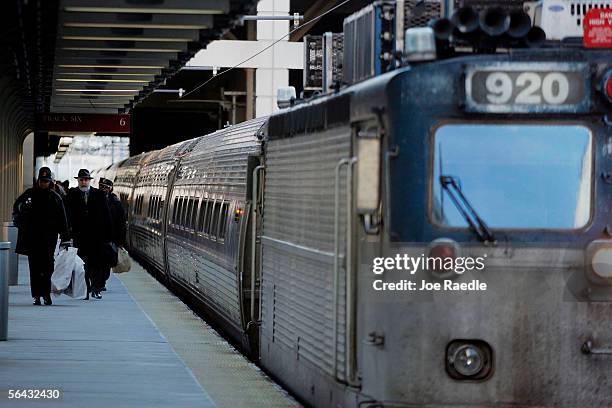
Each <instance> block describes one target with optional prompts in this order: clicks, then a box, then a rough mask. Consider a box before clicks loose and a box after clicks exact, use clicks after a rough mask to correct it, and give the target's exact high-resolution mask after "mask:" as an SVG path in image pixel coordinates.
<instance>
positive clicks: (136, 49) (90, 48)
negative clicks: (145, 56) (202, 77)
mask: <svg viewBox="0 0 612 408" xmlns="http://www.w3.org/2000/svg"><path fill="white" fill-rule="evenodd" d="M61 49H62V50H64V51H110V52H113V51H125V52H130V51H133V52H168V53H172V52H181V50H176V49H165V48H114V47H62V48H61Z"/></svg>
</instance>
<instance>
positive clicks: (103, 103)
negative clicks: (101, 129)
mask: <svg viewBox="0 0 612 408" xmlns="http://www.w3.org/2000/svg"><path fill="white" fill-rule="evenodd" d="M91 105H93V106H98V105H113V106H123V102H93V101H91V102H68V103H62V104H59V105H58V104H53V107H55V108H67V107H70V106H91Z"/></svg>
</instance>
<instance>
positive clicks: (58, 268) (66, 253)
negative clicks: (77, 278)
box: [51, 248, 77, 293]
mask: <svg viewBox="0 0 612 408" xmlns="http://www.w3.org/2000/svg"><path fill="white" fill-rule="evenodd" d="M76 257H77V249H76V248H67V249H61V250H60V251H59V253H58V254H57V256H56V257H55V268H54V269H53V275H51V291H52V292H53V293H61V292H62V291H64V290H65V289H66V288H67V287H68V286H69V285H70V281H71V280H72V270H73V269H74V263H75V258H76Z"/></svg>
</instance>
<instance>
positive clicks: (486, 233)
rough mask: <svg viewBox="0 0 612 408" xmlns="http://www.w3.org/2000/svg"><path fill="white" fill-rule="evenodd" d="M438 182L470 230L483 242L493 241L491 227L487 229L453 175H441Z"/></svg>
mask: <svg viewBox="0 0 612 408" xmlns="http://www.w3.org/2000/svg"><path fill="white" fill-rule="evenodd" d="M440 184H441V185H442V188H443V189H444V190H446V192H447V193H448V195H449V196H450V198H451V200H452V201H453V204H455V207H457V210H458V211H459V213H461V215H462V216H463V218H464V219H465V221H466V222H467V223H468V225H469V226H470V228H471V229H472V231H474V232H475V233H476V235H478V238H479V239H480V240H481V241H482V242H484V243H495V237H494V236H493V233H492V232H491V229H489V227H488V226H487V224H486V223H485V222H484V221H483V220H482V218H480V216H479V215H478V213H477V212H476V209H474V207H473V206H472V204H470V202H469V201H468V199H467V198H466V197H465V195H464V194H463V192H462V191H461V188H460V187H459V183H457V179H456V178H455V177H453V176H446V175H441V176H440Z"/></svg>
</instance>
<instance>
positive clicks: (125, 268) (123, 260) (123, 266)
mask: <svg viewBox="0 0 612 408" xmlns="http://www.w3.org/2000/svg"><path fill="white" fill-rule="evenodd" d="M117 259H118V262H117V265H115V266H114V267H113V272H115V273H124V272H129V271H130V269H132V260H131V259H130V254H129V253H128V251H126V250H125V248H119V249H118V250H117Z"/></svg>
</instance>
